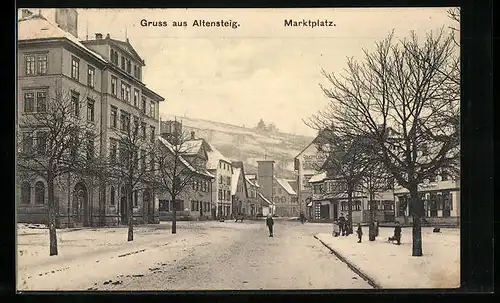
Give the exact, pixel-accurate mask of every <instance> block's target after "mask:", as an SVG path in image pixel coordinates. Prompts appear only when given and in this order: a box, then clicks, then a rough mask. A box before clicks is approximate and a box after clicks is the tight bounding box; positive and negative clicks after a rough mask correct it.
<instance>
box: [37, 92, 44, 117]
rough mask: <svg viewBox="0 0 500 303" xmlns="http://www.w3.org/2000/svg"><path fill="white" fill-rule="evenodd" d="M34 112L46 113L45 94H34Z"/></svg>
mask: <svg viewBox="0 0 500 303" xmlns="http://www.w3.org/2000/svg"><path fill="white" fill-rule="evenodd" d="M36 111H37V112H40V113H44V112H46V111H47V93H46V92H37V93H36Z"/></svg>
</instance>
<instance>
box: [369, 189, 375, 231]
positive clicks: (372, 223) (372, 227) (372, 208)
mask: <svg viewBox="0 0 500 303" xmlns="http://www.w3.org/2000/svg"><path fill="white" fill-rule="evenodd" d="M368 205H369V207H370V227H369V230H368V240H369V241H375V237H376V236H375V234H376V232H377V231H376V229H375V216H376V213H375V205H374V203H373V194H372V193H371V192H370V201H369V202H368Z"/></svg>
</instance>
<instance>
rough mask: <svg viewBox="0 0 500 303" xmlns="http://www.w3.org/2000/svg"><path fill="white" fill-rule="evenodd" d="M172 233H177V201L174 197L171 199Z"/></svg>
mask: <svg viewBox="0 0 500 303" xmlns="http://www.w3.org/2000/svg"><path fill="white" fill-rule="evenodd" d="M172 208H173V212H172V234H176V233H177V202H176V201H175V199H172Z"/></svg>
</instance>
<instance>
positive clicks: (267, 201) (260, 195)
mask: <svg viewBox="0 0 500 303" xmlns="http://www.w3.org/2000/svg"><path fill="white" fill-rule="evenodd" d="M259 197H260V198H262V200H264V202H266V203H267V204H269V205H273V202H271V201H269V200H268V199H267V198H266V197H264V196H263V195H262V194H261V193H259Z"/></svg>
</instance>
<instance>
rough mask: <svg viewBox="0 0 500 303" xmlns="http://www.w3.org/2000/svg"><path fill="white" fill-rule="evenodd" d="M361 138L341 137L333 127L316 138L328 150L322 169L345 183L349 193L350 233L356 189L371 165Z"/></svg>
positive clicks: (320, 145)
mask: <svg viewBox="0 0 500 303" xmlns="http://www.w3.org/2000/svg"><path fill="white" fill-rule="evenodd" d="M361 140H362V139H361V138H351V137H343V138H342V137H339V136H337V135H336V133H335V132H334V131H333V129H331V128H325V129H323V130H322V131H321V132H320V133H319V136H318V140H316V143H315V144H316V145H317V147H318V149H319V150H321V151H322V152H326V153H327V154H328V157H327V159H326V161H325V163H324V164H323V165H322V167H321V170H324V171H326V172H327V174H328V175H329V176H331V177H334V178H335V179H336V180H338V181H340V182H342V183H344V185H345V188H346V193H347V206H348V220H347V224H348V227H349V229H348V233H349V234H352V232H353V222H352V211H353V210H352V206H353V205H352V204H353V195H354V192H355V191H356V189H358V188H359V187H360V186H361V182H362V180H363V177H364V175H365V171H366V170H367V169H368V167H369V166H370V165H371V164H370V163H369V162H368V161H367V157H366V154H367V151H366V150H365V144H362V142H361Z"/></svg>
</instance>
